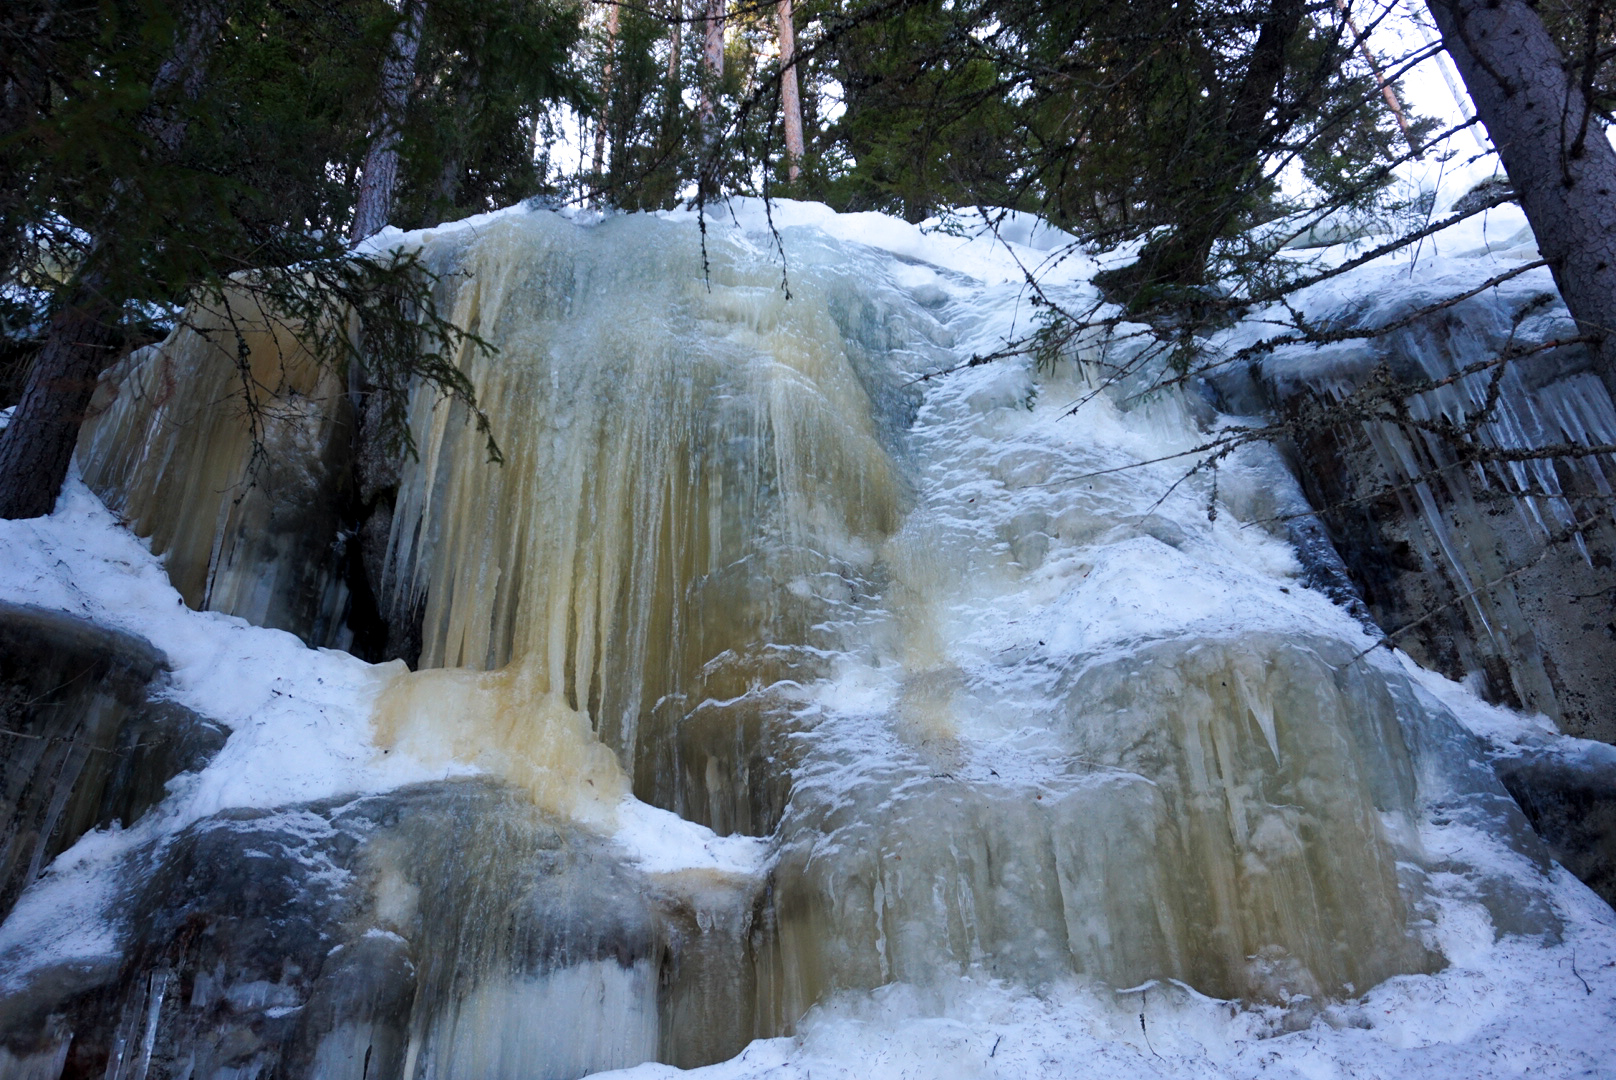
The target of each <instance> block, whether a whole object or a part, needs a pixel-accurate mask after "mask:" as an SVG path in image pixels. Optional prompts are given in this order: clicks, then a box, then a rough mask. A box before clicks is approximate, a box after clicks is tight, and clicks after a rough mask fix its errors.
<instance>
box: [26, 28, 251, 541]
mask: <svg viewBox="0 0 1616 1080" xmlns="http://www.w3.org/2000/svg"><path fill="white" fill-rule="evenodd" d="M226 14H227V5H226V4H225V3H224V2H223V0H206V2H203V3H199V4H196V5H195V6H194V7H193V8H192V9H191V11H190V13H189V18H188V19H187V21H186V23H185V25H184V26H183V28H182V30H181V32H180V34H179V36H178V38H177V39H176V41H175V43H174V51H173V52H172V53H171V54H170V55H169V56H168V58H167V59H166V60H164V62H163V64H162V66H160V67H159V68H158V69H157V74H156V75H155V76H154V77H153V79H152V87H151V100H150V102H149V104H148V105H147V106H146V108H145V109H144V110H143V111H142V113H141V115H140V117H139V118H138V121H137V123H138V124H139V126H140V128H141V130H142V131H144V132H146V133H147V134H148V135H150V136H151V137H152V138H154V139H155V140H157V142H158V143H159V144H160V145H161V146H162V147H163V149H164V150H166V151H167V152H169V153H171V154H172V153H175V152H176V151H178V150H179V148H180V146H181V144H182V143H183V142H184V140H185V129H186V123H185V117H184V114H183V112H182V111H180V110H176V109H174V108H172V104H173V101H174V99H175V97H176V96H178V97H181V98H183V99H184V100H185V101H187V102H194V101H196V100H197V99H198V98H199V97H200V96H201V94H202V90H203V87H204V85H205V84H206V81H207V69H208V62H209V60H210V59H211V58H212V55H213V46H214V44H215V43H216V42H217V40H218V37H219V33H220V31H221V30H223V28H224V24H225V17H226ZM122 190H123V188H122V186H121V185H115V186H114V192H115V195H114V197H113V199H112V200H110V202H109V204H108V205H107V207H106V209H105V212H104V222H103V228H102V230H101V234H100V235H97V236H95V238H94V240H93V241H92V242H91V243H90V244H89V246H88V249H87V251H86V252H85V255H84V261H83V264H82V266H81V267H80V270H79V279H78V281H77V283H76V284H75V285H74V286H73V288H72V292H71V294H70V295H69V297H68V300H67V302H66V303H65V304H64V305H62V307H61V308H60V309H59V310H58V311H57V313H56V315H55V316H54V317H53V318H52V320H51V325H50V329H49V331H48V332H47V333H46V335H45V343H44V345H42V346H41V347H40V350H39V354H38V355H37V356H36V357H35V359H34V365H33V368H32V369H31V370H30V371H29V373H28V382H27V384H26V385H25V386H24V388H23V393H22V398H21V400H19V401H18V402H17V406H16V409H15V410H14V411H13V413H12V417H11V423H10V424H9V425H7V427H6V429H5V430H4V431H0V518H30V517H40V516H42V515H45V514H49V513H50V512H51V511H52V510H53V509H55V507H56V496H57V494H58V493H59V492H60V491H61V489H62V481H63V480H64V479H65V478H66V477H67V467H68V465H69V464H70V463H71V462H72V460H73V448H74V447H75V446H76V445H77V444H78V436H79V425H80V424H82V423H83V421H84V411H85V409H86V407H87V406H88V405H89V403H90V396H91V394H93V393H94V392H95V384H96V379H97V378H98V377H99V376H100V374H101V372H102V371H104V370H105V369H106V367H107V365H108V364H109V363H110V362H111V361H112V360H113V359H114V358H115V357H116V356H117V350H118V345H119V343H120V339H121V336H122V334H121V331H120V329H119V316H120V314H121V312H120V310H119V307H120V305H119V304H118V302H117V301H116V299H114V298H112V297H109V296H108V295H107V284H108V278H107V275H106V274H105V273H104V272H103V270H104V268H106V267H108V266H112V265H115V263H114V262H112V261H111V260H115V259H116V258H117V255H116V251H117V249H118V244H117V239H118V238H117V236H116V235H115V232H116V229H117V225H118V220H119V217H120V215H119V211H118V201H119V198H121V195H122ZM97 267H100V268H103V269H102V270H98V269H97Z"/></svg>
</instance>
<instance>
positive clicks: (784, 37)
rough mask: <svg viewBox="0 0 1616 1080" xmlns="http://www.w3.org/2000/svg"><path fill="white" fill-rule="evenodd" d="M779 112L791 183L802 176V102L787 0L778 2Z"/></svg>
mask: <svg viewBox="0 0 1616 1080" xmlns="http://www.w3.org/2000/svg"><path fill="white" fill-rule="evenodd" d="M775 14H776V21H777V22H778V23H779V27H780V109H781V111H782V112H783V113H784V114H785V130H786V176H787V177H788V178H789V179H790V181H791V182H792V183H793V184H795V183H796V182H797V177H798V176H799V175H801V173H802V151H803V145H802V101H801V100H800V99H799V98H798V96H797V31H796V27H795V26H793V25H792V13H791V0H780V6H779V8H778V9H777V10H776V13H775Z"/></svg>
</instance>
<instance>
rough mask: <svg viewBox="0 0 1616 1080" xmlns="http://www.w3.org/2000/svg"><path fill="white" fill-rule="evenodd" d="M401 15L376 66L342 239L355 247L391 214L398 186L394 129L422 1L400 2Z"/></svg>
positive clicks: (416, 46) (410, 78)
mask: <svg viewBox="0 0 1616 1080" xmlns="http://www.w3.org/2000/svg"><path fill="white" fill-rule="evenodd" d="M402 2H403V5H404V6H403V9H402V10H401V11H400V15H401V16H402V17H401V19H400V20H399V24H398V28H397V29H396V30H394V31H393V39H392V41H391V43H390V44H389V46H388V51H387V60H386V61H385V62H384V63H383V64H382V87H381V101H380V103H379V104H380V108H379V109H378V110H377V116H376V126H375V128H374V129H373V131H372V133H371V136H370V147H369V149H368V150H366V152H365V165H364V169H363V170H362V172H361V173H360V179H359V199H358V202H357V203H356V204H355V206H354V219H353V227H352V229H350V230H349V233H348V239H349V240H350V241H351V242H353V243H355V244H357V243H359V241H361V240H363V239H365V238H366V237H368V236H372V235H374V234H375V233H377V232H380V231H381V229H382V227H383V226H385V225H386V224H387V219H388V217H389V216H391V215H392V212H393V189H394V188H395V187H396V186H397V185H398V144H399V140H400V135H399V129H400V128H401V127H402V126H403V123H404V110H405V108H406V107H407V106H408V105H409V101H410V84H412V83H413V82H415V56H416V53H418V52H419V51H420V49H421V23H422V21H423V20H424V19H425V17H426V0H402Z"/></svg>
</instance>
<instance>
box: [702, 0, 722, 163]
mask: <svg viewBox="0 0 1616 1080" xmlns="http://www.w3.org/2000/svg"><path fill="white" fill-rule="evenodd" d="M725 6H726V5H725V0H707V12H706V17H705V18H704V19H703V20H702V47H701V70H702V80H701V127H702V138H703V139H704V140H705V141H707V142H709V143H710V142H711V141H712V137H713V132H712V130H711V128H712V120H713V108H714V102H713V95H715V94H717V93H718V82H719V80H720V79H722V78H723V77H724V9H725Z"/></svg>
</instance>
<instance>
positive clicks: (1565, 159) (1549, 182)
mask: <svg viewBox="0 0 1616 1080" xmlns="http://www.w3.org/2000/svg"><path fill="white" fill-rule="evenodd" d="M1427 6H1428V7H1429V8H1430V10H1431V14H1432V16H1433V17H1435V19H1436V24H1437V27H1438V29H1440V30H1441V31H1442V43H1443V45H1444V46H1446V48H1447V50H1448V54H1449V55H1450V56H1451V57H1453V62H1454V65H1455V66H1456V67H1458V69H1459V74H1460V76H1461V77H1462V78H1463V79H1464V82H1465V88H1466V89H1468V90H1469V91H1470V98H1471V100H1472V101H1473V102H1474V103H1475V106H1476V115H1477V116H1479V117H1480V118H1481V122H1482V123H1483V124H1485V125H1486V127H1487V133H1488V134H1489V135H1491V136H1492V141H1493V145H1494V146H1495V147H1497V149H1498V156H1499V158H1501V159H1502V160H1503V163H1504V170H1505V171H1506V172H1507V173H1509V179H1510V182H1511V183H1512V184H1513V185H1514V186H1515V190H1516V192H1517V193H1518V195H1519V197H1520V200H1521V208H1522V209H1523V210H1525V211H1526V220H1527V222H1528V223H1529V224H1530V225H1531V226H1532V232H1533V233H1534V234H1535V235H1536V237H1537V246H1538V250H1539V251H1540V252H1542V254H1543V258H1544V259H1545V260H1547V262H1548V264H1549V267H1550V269H1551V270H1552V271H1553V272H1554V281H1555V284H1556V285H1557V286H1559V289H1560V295H1561V296H1562V297H1564V299H1565V302H1566V307H1568V308H1569V309H1570V310H1571V315H1572V317H1573V318H1575V319H1576V320H1577V324H1578V326H1579V327H1580V328H1581V329H1582V331H1583V332H1584V333H1586V334H1590V335H1594V336H1596V337H1597V338H1598V339H1599V340H1598V343H1597V344H1596V345H1595V346H1594V348H1595V349H1596V354H1597V356H1598V358H1599V373H1600V376H1601V378H1603V379H1604V381H1605V386H1606V387H1607V388H1608V389H1609V390H1610V392H1611V395H1612V396H1613V397H1616V333H1613V332H1611V328H1616V150H1612V148H1611V145H1610V142H1609V140H1607V139H1606V137H1605V131H1604V128H1603V127H1602V126H1601V124H1600V123H1599V121H1598V118H1597V117H1594V116H1591V115H1590V114H1589V110H1588V103H1587V102H1586V101H1584V100H1583V96H1582V93H1581V91H1580V90H1579V89H1578V88H1577V87H1576V86H1575V85H1574V84H1573V83H1572V81H1571V77H1570V75H1569V74H1568V73H1567V71H1566V68H1565V58H1564V57H1563V56H1562V55H1561V54H1560V49H1559V46H1558V45H1556V44H1555V41H1554V38H1553V37H1552V36H1550V34H1549V32H1548V30H1547V28H1545V27H1544V25H1543V21H1542V20H1541V19H1539V18H1538V15H1537V12H1536V11H1534V10H1533V9H1532V7H1531V5H1529V4H1528V3H1526V2H1525V0H1429V3H1428V4H1427Z"/></svg>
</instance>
